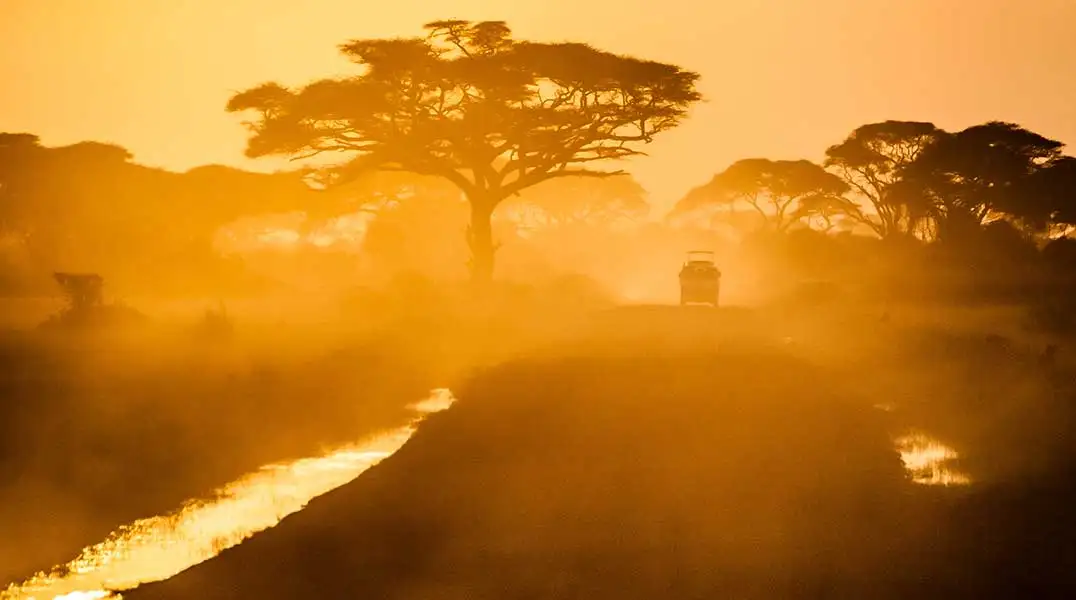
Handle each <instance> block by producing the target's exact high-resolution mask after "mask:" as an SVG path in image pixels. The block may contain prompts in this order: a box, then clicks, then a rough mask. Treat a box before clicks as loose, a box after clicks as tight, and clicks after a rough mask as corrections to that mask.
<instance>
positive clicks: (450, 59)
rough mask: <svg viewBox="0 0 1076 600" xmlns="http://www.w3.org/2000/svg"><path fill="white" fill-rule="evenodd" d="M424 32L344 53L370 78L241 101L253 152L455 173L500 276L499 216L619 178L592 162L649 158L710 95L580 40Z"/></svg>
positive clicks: (499, 30) (479, 239)
mask: <svg viewBox="0 0 1076 600" xmlns="http://www.w3.org/2000/svg"><path fill="white" fill-rule="evenodd" d="M425 29H426V31H427V33H428V35H427V36H426V37H424V38H407V39H365V40H354V41H351V42H348V43H345V44H343V45H342V46H340V50H341V51H342V52H343V53H344V54H345V55H346V56H347V57H348V58H350V59H351V60H352V61H353V62H356V63H358V64H360V65H363V66H365V67H366V70H365V72H364V73H363V74H361V75H358V76H355V77H349V78H344V79H325V80H320V81H316V82H313V83H311V84H309V85H307V86H306V87H304V88H302V89H299V90H289V89H287V88H285V87H283V86H281V85H279V84H275V83H268V84H264V85H261V86H258V87H255V88H253V89H250V90H247V91H244V92H241V93H239V94H237V95H235V96H234V97H233V98H232V99H231V101H230V102H229V103H228V107H227V108H228V110H229V111H231V112H240V111H247V110H251V111H255V112H256V113H257V114H258V119H257V121H255V122H253V123H250V127H251V130H252V132H253V135H252V137H251V139H250V142H249V146H248V148H247V154H248V155H249V156H251V157H258V156H266V155H284V156H291V157H293V158H301V157H309V156H312V155H316V154H321V153H324V152H340V153H344V154H348V155H351V156H350V160H348V161H347V162H346V163H343V164H342V165H340V168H337V169H333V170H330V171H329V172H328V174H327V179H326V181H327V182H328V183H330V184H335V183H340V182H342V181H346V180H348V179H349V178H351V177H354V176H355V175H356V174H357V173H362V172H364V171H367V170H370V169H395V170H404V171H410V172H413V173H417V174H421V175H433V176H438V177H443V178H445V179H448V180H449V181H451V182H452V183H454V184H455V185H457V186H458V187H459V188H460V190H462V191H463V193H464V194H466V196H467V198H468V200H469V201H470V207H471V217H470V218H471V224H470V231H469V232H468V238H469V240H468V241H469V244H470V247H471V253H472V264H471V269H472V275H473V277H474V278H475V279H476V280H488V279H489V277H490V276H491V275H492V271H493V262H494V253H495V245H494V242H493V236H492V231H491V224H490V221H491V217H492V214H493V211H494V210H495V209H496V208H497V206H498V205H499V204H500V203H501V202H502V201H504V200H505V199H506V198H508V197H510V196H512V195H513V194H516V193H518V192H520V191H521V190H523V189H525V188H528V187H530V186H533V185H535V184H538V183H541V182H543V181H546V180H549V179H552V178H556V177H564V176H607V175H609V173H608V172H603V171H595V170H592V169H591V168H589V167H590V165H591V163H596V162H599V161H604V160H609V159H622V158H626V157H629V156H634V155H638V154H641V151H640V150H639V149H638V145H639V144H645V143H648V142H650V141H651V140H652V138H653V136H654V135H655V134H658V133H660V132H662V131H665V130H668V129H670V128H672V127H675V126H676V125H678V124H679V123H680V121H681V119H682V118H683V117H684V115H685V113H686V110H687V108H688V107H689V106H690V105H691V104H692V103H694V102H696V101H697V100H699V98H700V95H699V94H698V93H697V92H696V91H695V82H696V80H697V79H698V75H697V74H696V73H692V72H689V71H685V70H683V69H681V68H680V67H677V66H674V65H669V64H663V63H659V62H653V61H645V60H639V59H635V58H630V57H625V56H618V55H615V54H610V53H607V52H602V51H599V50H596V49H594V48H592V47H590V46H588V45H586V44H580V43H557V44H547V43H535V42H527V41H520V40H516V39H513V38H512V35H511V31H510V29H509V28H508V26H507V25H506V24H505V23H504V22H500V21H485V22H479V23H472V22H469V21H459V20H452V21H437V22H433V23H429V24H427V25H426V26H425Z"/></svg>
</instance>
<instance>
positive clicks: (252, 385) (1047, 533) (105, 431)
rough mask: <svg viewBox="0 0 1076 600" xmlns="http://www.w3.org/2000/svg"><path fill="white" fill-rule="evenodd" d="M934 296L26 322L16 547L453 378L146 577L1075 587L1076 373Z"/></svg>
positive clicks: (38, 555) (327, 438) (713, 588)
mask: <svg viewBox="0 0 1076 600" xmlns="http://www.w3.org/2000/svg"><path fill="white" fill-rule="evenodd" d="M920 321H921V319H913V318H911V315H910V313H909V314H902V313H899V312H898V313H894V316H893V318H892V319H886V320H885V321H883V320H881V319H879V315H878V314H877V313H876V312H872V311H859V312H849V311H845V310H832V309H830V310H818V311H810V312H808V313H807V314H792V313H778V312H766V311H749V310H744V309H722V310H718V311H713V310H708V309H704V308H700V309H695V308H688V309H680V308H678V307H677V308H670V307H632V308H621V309H617V310H614V311H604V312H598V313H594V314H592V315H591V317H588V318H587V319H586V320H585V321H578V322H574V324H573V326H571V327H565V326H564V324H563V323H564V321H563V319H558V320H557V322H558V323H560V327H559V328H558V326H554V325H553V324H552V322H543V321H541V320H540V319H538V320H535V319H522V320H520V319H516V320H502V321H485V322H482V323H479V324H480V325H483V326H484V327H485V329H487V330H489V329H492V330H493V333H492V334H487V335H486V337H484V338H483V337H482V336H478V335H474V334H471V335H469V336H467V335H463V333H462V332H463V331H472V332H473V331H478V330H479V328H478V327H476V324H475V323H461V324H458V327H457V326H453V327H443V326H441V327H439V326H437V325H436V324H435V323H432V322H431V321H430V320H428V319H427V320H425V321H422V320H420V321H418V322H416V321H414V320H412V321H408V325H407V327H404V328H400V327H394V328H393V329H394V330H395V331H403V332H404V333H405V334H407V335H404V336H399V335H397V336H395V337H392V338H385V337H383V336H382V337H377V336H374V337H370V336H369V335H367V334H364V335H363V336H360V337H358V338H354V337H352V338H334V339H332V340H321V341H316V343H314V344H312V345H313V346H314V347H317V348H319V349H318V350H317V351H313V352H307V351H305V350H304V351H298V350H296V351H293V352H290V353H279V352H276V353H269V354H268V355H265V354H263V355H259V357H257V358H256V359H255V358H251V356H252V355H251V354H250V353H246V354H243V353H240V356H243V357H245V358H244V359H243V360H236V359H235V356H236V355H235V354H228V353H226V352H225V353H217V354H214V353H213V352H216V351H212V352H211V351H207V350H205V348H204V347H202V346H197V345H196V346H192V347H188V350H187V351H182V352H180V351H172V352H170V353H165V354H164V355H161V356H158V357H156V358H154V356H149V355H146V354H145V353H144V352H139V351H138V349H139V348H141V346H139V345H138V344H134V345H133V346H128V348H129V352H131V353H133V354H134V355H135V356H139V357H141V358H140V359H139V360H136V359H135V358H131V356H130V355H128V356H127V357H126V358H117V356H118V355H117V354H115V349H116V348H117V347H123V346H122V345H121V346H108V348H110V349H111V350H112V352H105V353H101V352H98V353H90V355H91V356H105V357H113V358H112V359H111V360H104V359H101V360H93V361H87V360H86V359H85V356H86V347H85V346H83V345H76V346H66V345H63V346H59V347H61V348H68V349H69V351H70V352H72V353H74V354H64V353H63V352H60V351H59V350H57V348H58V347H57V346H56V345H55V344H59V343H60V342H56V341H52V342H49V344H52V345H49V346H42V347H40V348H39V351H38V352H37V353H36V354H34V353H27V352H25V351H24V350H25V347H24V346H21V345H20V346H17V347H13V348H14V349H12V350H11V351H10V353H9V355H8V357H7V358H6V360H7V361H8V363H7V364H18V365H23V367H22V368H21V370H20V369H10V370H8V371H6V372H7V373H8V374H9V375H8V377H7V379H5V385H7V386H9V388H8V389H9V390H14V391H15V392H17V393H18V394H21V396H18V397H19V398H21V402H19V403H8V404H6V405H5V411H7V413H6V414H8V415H15V417H14V418H9V419H5V420H4V421H2V423H3V424H4V427H5V430H6V431H7V434H6V435H5V437H4V438H3V439H4V440H5V443H6V444H7V445H6V446H5V448H7V450H6V454H4V455H3V456H4V457H5V459H4V462H3V469H4V470H3V471H2V472H3V473H5V474H6V476H7V477H8V479H7V483H5V485H4V487H3V491H4V494H5V499H4V501H3V503H2V504H0V517H2V518H3V519H6V520H4V521H0V531H3V532H4V534H5V535H4V536H2V538H3V540H2V541H3V543H2V545H0V566H2V567H3V569H0V571H5V570H6V571H7V572H8V573H10V574H11V575H10V579H12V580H14V579H16V578H21V577H24V576H26V575H28V574H29V573H30V571H31V570H32V569H39V568H47V567H48V566H51V564H55V563H58V562H62V561H65V560H68V559H70V558H72V557H73V556H74V555H75V554H76V553H77V551H78V549H79V548H81V547H82V546H84V545H86V544H89V543H92V542H95V541H98V540H99V539H101V538H102V537H103V536H104V535H105V534H107V532H108V531H110V530H111V529H113V528H115V526H117V525H119V524H122V523H124V522H127V521H130V520H133V519H134V518H138V517H142V516H150V515H153V514H158V513H160V512H164V511H166V510H169V509H171V508H174V507H175V506H176V505H178V503H179V502H180V501H181V500H182V499H183V498H185V497H189V496H194V495H198V494H200V493H204V492H205V491H206V490H208V489H210V488H212V487H215V486H217V485H220V484H222V483H224V482H225V481H228V480H230V479H231V478H234V477H235V476H237V475H238V474H240V473H242V472H245V471H248V470H250V469H253V468H254V467H256V466H257V465H259V464H263V463H265V462H270V461H273V460H280V459H284V458H288V457H294V456H298V455H302V454H312V453H315V452H316V451H317V449H318V448H319V447H321V446H323V445H332V444H333V443H335V442H342V441H346V440H349V439H352V438H353V437H358V436H359V435H361V434H362V433H363V432H366V431H369V430H370V429H376V428H379V427H383V426H389V425H393V424H396V423H398V422H399V421H400V420H402V418H404V413H403V411H402V407H403V406H404V405H405V404H407V403H409V402H412V401H414V400H415V399H417V398H419V397H421V396H422V395H424V394H425V392H426V390H428V389H429V388H430V387H436V386H442V385H448V386H450V387H452V388H453V389H454V390H455V391H456V394H457V396H458V397H459V398H460V399H461V402H460V404H458V405H457V407H455V408H453V409H451V410H450V411H448V413H446V414H444V415H440V416H437V417H435V418H433V419H431V421H430V422H429V423H427V425H426V426H424V427H423V429H422V430H421V431H420V433H419V434H418V435H417V436H416V437H415V438H414V439H413V440H412V442H411V443H409V444H408V445H407V446H406V447H405V448H404V449H403V450H401V451H400V452H399V453H398V454H397V455H395V456H394V457H392V458H391V459H389V460H388V461H386V462H385V463H383V464H382V465H381V466H379V467H377V468H375V469H374V470H372V471H371V472H369V473H368V474H367V475H364V476H363V477H362V478H360V479H359V480H358V481H356V482H355V483H353V484H350V485H349V486H345V487H344V488H341V489H340V490H338V491H336V492H333V493H331V494H329V495H327V496H325V497H324V498H322V499H319V500H317V501H315V502H314V503H312V504H311V506H310V507H309V508H308V509H307V510H305V511H303V512H301V513H299V514H297V515H295V516H293V517H290V518H288V519H286V520H285V521H284V522H283V523H282V524H281V525H280V526H279V527H278V528H277V529H274V530H271V531H269V532H267V533H265V534H262V535H260V536H258V537H256V538H255V539H253V540H251V541H249V542H247V543H245V544H243V545H242V546H240V547H238V548H237V549H234V550H231V551H227V552H225V553H224V554H223V555H222V556H221V557H220V558H218V559H215V560H213V561H210V562H208V563H205V564H203V565H201V566H198V567H195V568H193V569H191V570H189V571H188V572H186V573H184V574H181V575H180V576H178V577H176V578H174V579H173V580H170V581H168V582H164V583H161V584H155V585H149V586H145V587H144V588H143V589H140V590H137V591H134V592H131V593H130V594H125V597H130V598H141V597H153V598H164V597H174V598H181V597H183V598H186V597H215V596H216V597H222V598H223V597H229V598H231V597H255V596H260V597H263V598H270V599H272V598H289V597H296V596H299V595H303V596H308V595H310V594H311V593H314V594H318V595H326V596H329V597H339V596H344V595H347V596H352V595H367V596H373V597H396V598H418V597H435V598H436V597H444V598H448V597H453V598H455V597H467V598H481V597H494V596H496V597H499V598H500V597H547V596H554V597H569V596H571V597H575V596H580V595H584V594H587V595H590V596H593V597H606V596H610V597H611V596H614V595H615V596H616V597H628V598H631V597H640V598H641V597H702V596H706V597H749V598H750V597H758V598H783V597H844V598H846V597H862V598H879V597H880V598H885V597H927V598H930V597H947V598H954V597H957V598H959V597H1013V594H1015V595H1016V596H1017V597H1023V596H1025V595H1027V596H1028V597H1050V595H1051V593H1052V592H1058V593H1059V594H1061V595H1058V596H1055V597H1071V593H1072V592H1073V589H1072V588H1071V587H1069V588H1067V589H1066V588H1065V587H1064V586H1066V585H1071V582H1070V581H1069V579H1068V577H1069V574H1070V573H1072V572H1076V565H1074V564H1073V557H1074V556H1076V545H1074V543H1073V541H1072V540H1076V525H1074V524H1073V523H1072V517H1071V516H1069V512H1070V511H1069V509H1068V507H1069V506H1071V505H1072V502H1073V500H1076V490H1074V489H1073V481H1074V478H1073V476H1072V470H1071V469H1070V466H1069V465H1070V464H1071V460H1070V457H1071V455H1072V449H1073V448H1076V444H1074V443H1073V442H1072V439H1071V438H1072V436H1071V432H1072V431H1074V430H1076V428H1074V427H1073V426H1072V423H1073V419H1072V413H1073V407H1074V406H1076V403H1074V402H1073V399H1074V398H1076V394H1074V393H1073V390H1072V387H1073V384H1072V382H1073V377H1072V372H1071V371H1069V370H1068V369H1067V367H1065V366H1064V364H1061V365H1055V366H1053V367H1048V366H1044V365H1042V364H1040V361H1039V359H1038V353H1039V352H1040V351H1041V348H1040V347H1039V346H1038V345H1037V342H1025V341H1016V342H1014V343H1011V344H1010V343H1007V342H1005V341H1004V340H1002V341H1001V342H998V341H997V340H994V339H992V338H987V337H986V336H985V333H984V332H983V331H981V330H976V329H975V328H974V327H969V328H968V331H965V330H964V329H962V328H959V327H951V326H943V327H939V326H938V325H937V323H935V324H923V323H920ZM521 322H522V323H523V324H521ZM457 328H459V329H460V331H457V330H456V329H457ZM35 339H37V338H35ZM506 340H507V341H506ZM39 342H40V340H39ZM19 343H20V344H29V343H31V342H29V341H27V340H21V341H20V342H19ZM35 343H37V342H35ZM67 343H69V342H64V344H67ZM131 348H133V349H131ZM196 348H197V349H196ZM65 356H66V357H67V362H66V363H65V362H64V361H63V360H61V359H62V358H63V357H65ZM184 357H185V358H184ZM229 357H231V358H229ZM446 357H451V360H449V359H448V358H446ZM20 361H21V362H20ZM28 361H30V362H28ZM109 364H111V365H112V369H111V370H110V369H109V368H107V367H108V365H109ZM133 365H137V366H138V368H134V367H133ZM479 365H487V366H489V368H488V369H485V370H482V371H480V372H478V373H477V374H474V375H473V376H471V375H468V373H469V372H470V371H471V370H472V369H473V368H474V367H476V366H479ZM58 375H62V376H58ZM464 381H466V383H463V382H464ZM90 392H94V393H90ZM91 400H92V401H91ZM876 404H882V405H889V404H892V405H896V406H898V407H899V408H898V410H896V411H894V412H884V411H880V410H877V409H875V408H873V406H874V405H876ZM13 407H14V408H13ZM58 414H59V415H63V418H57V417H56V415H58ZM46 417H47V418H46ZM910 425H914V426H920V427H923V428H925V429H927V430H928V431H931V432H932V433H934V434H936V435H938V436H939V437H941V438H942V439H945V440H947V441H949V442H950V443H951V444H952V445H954V446H956V447H957V448H958V449H960V450H961V451H962V454H963V457H964V463H965V464H964V467H965V470H967V471H970V472H971V473H972V475H973V476H974V477H975V478H976V482H977V483H976V485H974V486H972V487H971V488H969V489H965V490H939V489H924V488H922V487H921V486H915V485H912V484H910V483H909V482H908V481H907V480H906V478H905V475H904V472H903V470H902V469H901V465H900V462H899V457H898V455H897V454H896V452H895V451H894V450H893V448H892V444H891V442H890V439H891V437H892V436H893V435H895V434H896V433H898V432H900V431H903V430H904V429H905V428H907V427H908V426H910ZM87 457H93V459H92V460H91V459H88V458H87ZM57 499H61V500H63V501H66V504H64V503H63V502H61V501H58V500H57ZM50 525H51V527H50ZM12 527H15V528H17V529H13V528H12ZM9 531H12V532H15V534H14V535H12V536H11V537H9V535H8V532H9ZM4 580H5V581H7V580H8V579H4ZM1066 590H1067V591H1066ZM1066 593H1068V594H1069V595H1065V594H1066ZM990 594H993V596H991V595H990Z"/></svg>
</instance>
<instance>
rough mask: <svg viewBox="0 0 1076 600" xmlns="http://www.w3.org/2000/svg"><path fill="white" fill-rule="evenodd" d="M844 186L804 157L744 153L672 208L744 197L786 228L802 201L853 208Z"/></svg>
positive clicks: (799, 213)
mask: <svg viewBox="0 0 1076 600" xmlns="http://www.w3.org/2000/svg"><path fill="white" fill-rule="evenodd" d="M848 189H849V188H848V185H847V184H845V183H844V182H843V181H841V179H840V178H839V177H837V176H836V175H834V174H832V173H829V172H827V171H826V170H824V169H823V168H822V167H820V166H818V165H816V164H815V163H812V162H810V161H807V160H769V159H766V158H746V159H743V160H740V161H737V162H735V163H733V164H732V165H731V166H730V167H729V168H727V169H725V170H724V171H722V172H721V173H718V174H717V175H715V176H714V178H713V179H712V180H710V182H709V183H707V184H706V185H704V186H701V187H697V188H695V189H693V190H691V191H690V192H688V194H687V195H686V196H685V197H684V198H683V199H681V200H680V202H678V203H677V206H676V208H675V209H674V211H675V212H690V211H695V210H698V209H700V208H704V207H715V206H722V205H725V206H731V205H732V204H734V203H737V202H746V203H747V204H748V205H750V206H751V207H752V208H753V209H755V211H757V212H758V214H759V215H760V216H761V217H762V219H763V220H764V222H765V223H767V224H768V225H770V226H772V227H773V228H774V229H775V230H777V231H785V230H787V229H788V228H789V227H790V226H791V225H792V224H793V223H795V222H796V221H797V220H799V218H800V217H801V216H804V215H805V214H806V213H804V212H802V211H801V208H800V207H801V205H804V204H803V203H804V202H806V203H807V204H806V205H805V206H806V207H808V208H809V207H812V206H813V207H818V206H821V205H822V203H823V202H824V203H825V204H826V205H827V206H828V207H831V208H832V207H837V206H839V207H841V208H843V209H846V210H855V206H854V205H853V204H852V203H848V202H841V201H840V197H841V196H842V195H843V194H844V193H845V192H847V191H848Z"/></svg>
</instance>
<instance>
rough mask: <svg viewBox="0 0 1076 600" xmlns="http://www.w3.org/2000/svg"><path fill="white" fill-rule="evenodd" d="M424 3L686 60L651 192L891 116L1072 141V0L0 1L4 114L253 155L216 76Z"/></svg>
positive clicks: (405, 15)
mask: <svg viewBox="0 0 1076 600" xmlns="http://www.w3.org/2000/svg"><path fill="white" fill-rule="evenodd" d="M437 6H442V7H443V8H437ZM438 18H468V19H474V20H481V19H503V20H507V21H508V22H509V24H510V25H511V26H512V27H513V29H514V30H515V31H516V33H517V35H519V36H520V37H529V38H535V39H542V40H556V39H573V40H581V41H587V42H591V43H593V44H595V45H597V46H599V47H601V48H604V49H608V50H613V51H618V52H625V53H630V54H636V55H639V56H642V57H646V58H654V59H659V60H665V61H671V62H675V63H678V64H681V65H684V66H686V67H688V68H692V69H694V70H697V71H699V72H701V73H702V76H703V78H702V82H701V88H702V91H703V92H704V93H705V94H706V95H707V97H708V98H709V102H708V103H707V104H705V105H703V106H701V107H699V108H698V109H697V110H696V111H695V113H694V116H693V117H692V119H691V120H689V121H688V122H686V123H685V124H684V125H683V126H682V127H681V128H680V129H679V130H677V131H674V132H671V133H668V134H666V135H665V136H664V138H663V139H659V141H657V142H655V143H654V144H653V145H652V146H651V147H650V152H651V154H652V156H651V157H650V158H648V159H644V160H643V161H641V162H639V163H638V164H636V165H634V166H632V170H633V171H634V172H635V173H636V174H637V176H638V177H639V179H640V180H641V181H642V182H643V184H644V185H646V186H647V187H648V188H649V189H650V190H651V191H652V192H653V193H654V195H655V198H654V200H655V203H656V204H659V205H661V206H668V205H669V204H671V202H672V201H674V200H675V199H676V197H678V196H679V195H680V194H682V193H683V192H684V191H685V190H686V189H687V188H689V187H691V186H694V185H698V184H701V183H703V182H705V181H706V180H707V179H709V177H710V176H711V175H712V174H713V173H714V172H715V171H717V170H720V169H722V168H724V167H725V166H727V165H728V163H730V162H731V161H733V160H735V159H737V158H742V157H747V156H767V157H770V158H811V159H816V160H817V159H819V158H820V155H821V153H822V151H823V150H824V149H825V147H826V146H827V145H828V144H830V143H834V142H837V141H839V140H840V139H841V138H842V137H844V135H845V134H847V133H848V132H849V131H850V130H851V129H852V128H854V127H855V126H857V125H859V124H862V123H865V122H869V121H874V120H881V119H887V118H896V119H916V120H931V121H934V122H935V123H937V124H938V125H940V126H942V127H946V128H959V127H962V126H966V125H970V124H973V123H976V122H981V121H985V120H990V119H1003V120H1010V121H1016V122H1018V123H1021V124H1023V125H1025V126H1027V127H1030V128H1032V129H1035V130H1037V131H1039V132H1041V133H1044V134H1046V135H1049V136H1052V137H1054V138H1057V139H1060V140H1061V141H1064V142H1068V143H1072V144H1074V145H1076V66H1074V60H1076V35H1074V33H1073V32H1074V31H1076V29H1074V28H1076V0H755V1H751V0H586V1H580V0H525V1H524V0H518V1H509V0H446V1H445V2H442V3H440V4H437V3H434V2H429V1H426V2H423V1H419V0H390V1H388V2H385V3H384V4H382V3H378V2H372V1H369V0H302V1H297V0H0V40H3V43H2V49H0V81H2V82H3V87H4V90H3V92H2V93H0V131H28V132H33V133H37V134H39V135H41V136H42V138H43V139H44V141H45V143H47V144H63V143H70V142H74V141H79V140H84V139H95V140H102V141H112V142H116V143H119V144H122V145H124V146H126V147H127V148H129V149H130V150H131V151H133V152H134V154H135V156H136V158H137V160H139V161H141V162H144V163H147V164H153V165H161V166H167V167H171V168H176V169H185V168H187V167H190V166H193V165H196V164H202V163H209V162H214V163H224V164H234V165H240V166H245V167H248V168H250V167H253V168H267V165H265V164H263V163H262V164H251V163H250V162H249V161H245V159H243V157H242V149H243V145H244V140H245V132H244V131H243V129H242V128H241V126H240V125H239V123H238V121H239V119H238V118H237V117H236V116H235V115H229V114H226V113H225V112H224V110H223V107H224V104H225V102H226V101H227V99H228V97H229V96H230V94H231V93H233V92H234V91H237V90H241V89H244V88H246V87H249V86H251V85H254V84H257V83H260V82H263V81H266V80H279V81H281V82H282V83H286V84H300V83H304V82H306V81H307V80H309V79H311V78H313V77H318V76H324V75H329V74H335V73H339V72H341V71H342V70H344V69H346V68H348V65H347V63H346V62H344V61H343V59H341V58H340V57H339V56H338V55H337V53H336V50H335V46H336V44H338V43H339V42H342V41H344V40H346V39H348V38H353V37H368V36H396V35H415V34H418V33H419V32H420V30H419V27H420V26H421V24H422V23H423V22H425V21H428V20H433V19H438ZM1074 151H1076V150H1074Z"/></svg>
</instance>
